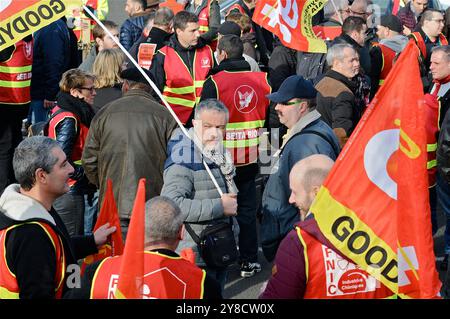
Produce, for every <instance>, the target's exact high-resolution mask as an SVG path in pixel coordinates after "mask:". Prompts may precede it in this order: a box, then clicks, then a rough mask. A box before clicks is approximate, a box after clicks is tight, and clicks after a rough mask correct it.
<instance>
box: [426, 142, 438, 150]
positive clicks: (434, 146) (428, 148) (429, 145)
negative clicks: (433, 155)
mask: <svg viewBox="0 0 450 319" xmlns="http://www.w3.org/2000/svg"><path fill="white" fill-rule="evenodd" d="M436 150H437V143H434V144H427V152H435V151H436Z"/></svg>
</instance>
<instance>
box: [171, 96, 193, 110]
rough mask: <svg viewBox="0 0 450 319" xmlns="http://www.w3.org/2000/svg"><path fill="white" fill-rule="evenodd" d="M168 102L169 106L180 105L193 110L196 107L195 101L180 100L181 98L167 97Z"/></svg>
mask: <svg viewBox="0 0 450 319" xmlns="http://www.w3.org/2000/svg"><path fill="white" fill-rule="evenodd" d="M166 101H167V102H168V103H169V104H178V105H182V106H186V107H191V108H193V107H194V106H195V101H191V100H187V99H182V98H179V97H171V96H166Z"/></svg>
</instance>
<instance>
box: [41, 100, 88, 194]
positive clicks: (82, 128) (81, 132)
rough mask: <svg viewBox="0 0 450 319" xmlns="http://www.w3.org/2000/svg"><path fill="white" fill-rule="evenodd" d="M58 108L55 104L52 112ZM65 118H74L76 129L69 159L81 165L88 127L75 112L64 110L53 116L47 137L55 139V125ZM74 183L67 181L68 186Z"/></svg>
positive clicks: (73, 181)
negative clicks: (75, 138) (75, 137)
mask: <svg viewBox="0 0 450 319" xmlns="http://www.w3.org/2000/svg"><path fill="white" fill-rule="evenodd" d="M58 110H60V108H59V106H55V107H54V108H53V109H52V114H53V113H56V112H57V111H58ZM66 118H72V119H74V120H75V127H76V130H77V140H76V142H75V144H74V146H73V150H72V155H71V158H70V160H71V161H72V162H73V163H75V164H78V165H81V155H82V154H83V148H84V144H85V142H86V138H87V135H88V132H89V128H88V127H87V126H86V125H84V124H83V123H82V122H81V121H80V119H79V118H78V116H77V115H76V114H74V113H72V112H69V111H64V112H61V113H59V114H57V115H56V116H55V117H53V118H52V119H51V120H50V122H49V125H48V137H50V138H52V139H56V127H57V126H58V124H59V123H61V122H62V121H63V120H64V119H66ZM75 183H76V181H75V180H73V179H71V178H70V179H69V181H68V184H69V186H72V185H74V184H75Z"/></svg>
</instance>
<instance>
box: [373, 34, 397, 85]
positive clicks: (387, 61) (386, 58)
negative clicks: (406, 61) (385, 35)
mask: <svg viewBox="0 0 450 319" xmlns="http://www.w3.org/2000/svg"><path fill="white" fill-rule="evenodd" d="M373 46H376V47H379V48H380V49H381V58H382V59H383V63H382V66H381V73H380V80H379V82H378V84H379V85H380V86H381V85H383V83H384V80H386V78H387V76H388V74H389V72H390V71H391V69H392V67H393V66H394V59H395V56H396V54H397V53H396V52H395V51H394V50H392V49H391V48H388V47H387V46H385V45H383V44H381V43H376V42H375V43H374V44H373Z"/></svg>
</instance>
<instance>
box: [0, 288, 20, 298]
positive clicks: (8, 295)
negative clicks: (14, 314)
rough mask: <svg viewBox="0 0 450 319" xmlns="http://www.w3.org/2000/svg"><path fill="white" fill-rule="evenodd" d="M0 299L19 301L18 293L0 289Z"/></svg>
mask: <svg viewBox="0 0 450 319" xmlns="http://www.w3.org/2000/svg"><path fill="white" fill-rule="evenodd" d="M0 299H19V293H17V292H11V291H9V290H8V289H6V288H4V287H0Z"/></svg>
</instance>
